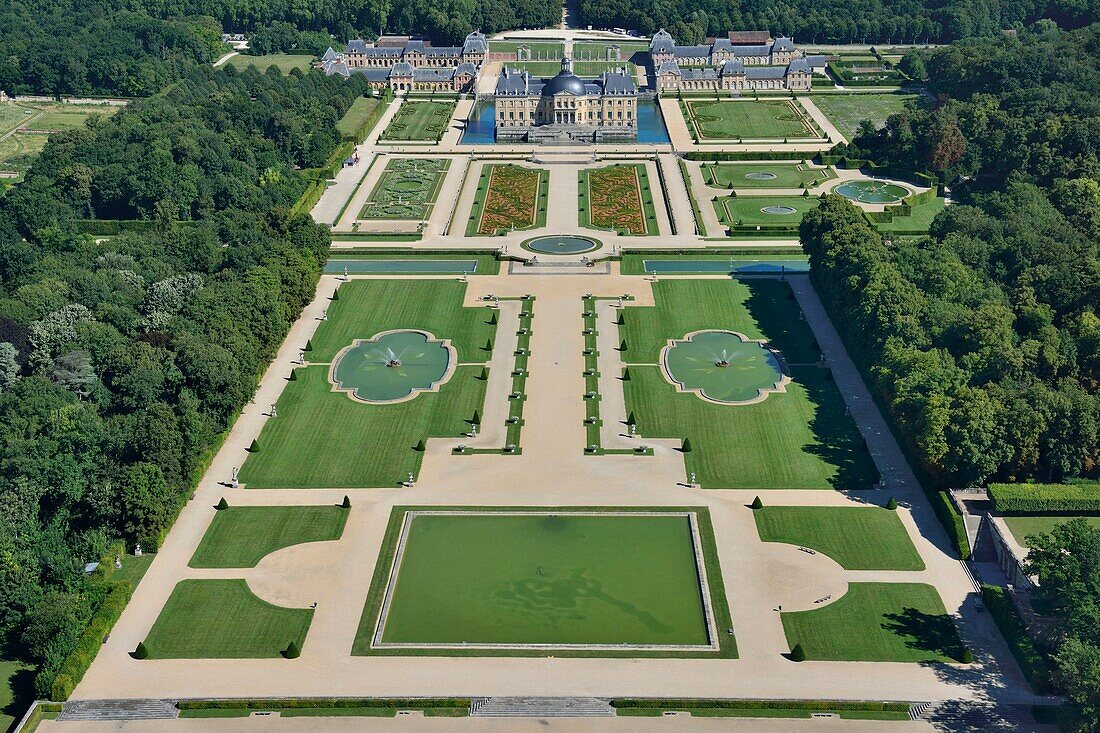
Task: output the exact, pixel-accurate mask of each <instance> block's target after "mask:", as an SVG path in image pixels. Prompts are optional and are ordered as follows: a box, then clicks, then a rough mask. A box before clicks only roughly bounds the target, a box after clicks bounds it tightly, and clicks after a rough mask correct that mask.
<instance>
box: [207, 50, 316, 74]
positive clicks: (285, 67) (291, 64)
mask: <svg viewBox="0 0 1100 733" xmlns="http://www.w3.org/2000/svg"><path fill="white" fill-rule="evenodd" d="M314 58H315V57H314V56H312V55H308V54H289V53H272V54H268V55H266V56H249V55H247V54H237V55H236V56H233V57H232V58H230V59H229V60H228V61H226V62H225V65H226V66H235V67H237V68H238V69H242V70H243V69H246V68H248V67H249V66H255V67H256V68H257V69H259V70H260V71H267V69H268V68H270V67H272V66H276V67H278V68H279V71H281V72H283V73H284V74H289V73H290V72H291V71H293V70H294V69H301V70H302V71H309V69H310V64H311V63H313V60H314Z"/></svg>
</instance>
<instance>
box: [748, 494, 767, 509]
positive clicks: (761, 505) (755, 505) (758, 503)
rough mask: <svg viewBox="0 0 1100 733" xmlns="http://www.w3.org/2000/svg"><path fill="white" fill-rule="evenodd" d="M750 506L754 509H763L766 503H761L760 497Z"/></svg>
mask: <svg viewBox="0 0 1100 733" xmlns="http://www.w3.org/2000/svg"><path fill="white" fill-rule="evenodd" d="M749 506H751V507H752V508H753V509H763V508H764V502H762V501H760V497H759V496H758V497H756V498H755V499H753V500H752V504H750V505H749Z"/></svg>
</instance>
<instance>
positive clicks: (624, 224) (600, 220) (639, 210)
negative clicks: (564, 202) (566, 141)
mask: <svg viewBox="0 0 1100 733" xmlns="http://www.w3.org/2000/svg"><path fill="white" fill-rule="evenodd" d="M578 175H579V179H580V180H579V181H578V184H579V185H578V188H579V190H580V207H579V211H580V225H581V226H583V227H590V228H593V229H607V230H612V231H615V232H616V233H618V234H621V235H633V236H640V235H647V234H657V233H658V227H657V211H656V209H655V208H654V204H653V191H652V190H651V189H650V185H649V175H648V173H647V172H646V167H645V164H644V163H630V164H619V165H612V166H607V167H605V168H593V169H584V170H582V171H581V172H580V173H579V174H578Z"/></svg>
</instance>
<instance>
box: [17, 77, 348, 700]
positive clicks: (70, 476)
mask: <svg viewBox="0 0 1100 733" xmlns="http://www.w3.org/2000/svg"><path fill="white" fill-rule="evenodd" d="M362 92H363V89H362V88H360V87H359V84H358V82H356V81H355V80H352V83H351V84H349V83H348V80H344V79H337V78H332V79H329V78H326V77H324V76H322V75H320V74H308V75H301V74H292V75H291V76H289V77H283V76H281V75H279V74H277V73H270V74H261V73H259V72H257V71H255V70H248V71H246V72H241V73H239V74H238V73H236V72H234V71H233V70H232V69H227V70H225V71H215V70H213V69H211V68H210V67H209V66H202V67H200V66H193V67H192V68H191V69H190V70H188V71H187V72H186V73H184V74H182V75H181V77H180V78H179V80H178V81H177V82H176V83H175V84H173V85H172V86H171V88H170V89H168V90H166V91H164V92H163V93H161V94H160V95H158V96H156V97H153V98H150V99H148V100H144V101H141V102H138V103H135V104H134V105H132V106H131V107H130V108H129V109H127V110H125V111H123V112H121V113H120V114H118V115H116V116H115V117H113V118H110V119H106V120H101V121H100V122H99V123H98V124H95V125H93V126H91V127H89V128H88V129H82V130H75V131H72V132H66V133H62V134H60V135H58V136H56V137H55V138H54V139H53V140H51V142H50V144H49V145H48V146H47V147H46V150H45V151H44V153H43V155H42V156H41V158H40V159H39V160H38V161H37V163H36V164H35V166H34V167H33V168H32V169H31V171H30V172H29V173H28V174H27V178H26V181H25V183H23V184H22V185H20V186H17V187H15V188H14V189H13V190H11V191H10V192H9V193H8V194H7V195H6V196H5V197H3V198H2V199H0V426H3V428H2V429H0V557H2V558H3V562H0V639H2V640H3V643H4V647H5V649H6V652H5V656H8V655H11V654H15V655H17V656H20V657H23V658H26V659H28V660H29V661H32V662H34V663H36V664H38V665H40V667H41V671H40V673H39V675H38V681H37V684H36V686H37V690H36V692H37V693H38V694H40V695H49V694H50V691H51V685H52V683H53V678H54V675H55V673H56V671H57V670H58V668H59V666H60V665H61V663H62V660H64V659H65V657H66V656H67V655H68V654H69V652H70V651H71V650H72V649H73V647H74V644H76V640H77V637H78V636H79V634H80V633H81V631H82V629H83V628H84V626H85V625H86V624H87V622H88V620H89V617H90V615H91V614H92V613H93V611H94V610H95V607H96V605H97V603H98V602H99V601H100V600H101V599H102V597H103V592H104V589H103V588H102V587H101V586H99V585H97V584H96V582H95V576H92V577H90V578H86V577H85V576H84V575H83V573H82V569H83V566H84V564H85V563H87V562H92V561H96V560H98V559H99V558H100V557H101V556H102V555H103V554H104V552H105V551H106V549H107V547H108V543H109V542H111V541H112V540H114V539H115V538H119V537H121V538H124V539H125V540H126V541H127V544H128V545H129V546H130V547H132V546H133V544H134V543H138V542H140V543H141V544H142V545H143V546H144V547H145V548H146V549H155V548H156V546H157V544H158V541H159V538H160V536H161V534H162V533H163V532H164V531H165V530H166V529H167V528H168V526H169V525H170V523H171V522H172V520H173V519H174V517H175V514H176V512H177V511H178V509H179V507H180V506H181V505H182V503H183V502H184V501H185V500H186V498H187V496H188V495H189V493H190V490H191V487H192V486H193V482H194V480H195V475H196V472H197V471H198V470H200V469H201V467H202V465H203V461H204V456H206V455H207V454H208V453H209V451H211V450H212V449H213V448H214V447H215V446H216V444H217V442H218V440H219V438H220V435H221V434H222V433H223V432H224V431H225V430H226V428H227V427H228V426H229V425H230V424H231V422H232V420H233V419H234V417H235V415H236V414H237V413H238V412H239V410H240V409H241V407H242V406H243V405H244V404H245V402H247V400H248V399H249V397H250V395H251V394H252V392H253V391H254V389H255V386H256V382H257V380H258V378H259V375H260V374H261V373H262V371H263V369H264V368H265V366H266V363H267V362H268V361H269V360H270V358H271V357H272V355H273V354H274V351H275V349H276V348H277V346H278V344H279V343H280V342H281V341H282V339H283V338H284V336H285V334H286V331H287V329H288V328H289V324H290V323H292V322H293V321H294V319H295V318H297V315H298V313H299V311H300V310H301V309H302V307H303V306H304V305H305V304H306V303H307V302H308V301H309V300H310V299H311V298H312V296H313V292H314V286H315V283H316V281H317V278H318V276H319V273H320V270H321V267H322V264H323V262H324V260H325V258H326V257H327V252H328V244H329V234H328V230H327V228H326V227H322V226H319V225H316V224H314V223H313V221H312V219H310V218H309V217H308V215H304V214H302V215H298V216H294V217H292V216H290V215H289V214H288V210H289V209H290V207H291V206H292V204H293V203H294V202H295V201H296V200H297V198H298V197H299V195H300V194H301V193H302V191H303V190H304V189H305V183H304V182H303V180H302V177H301V175H300V174H299V173H298V172H297V171H296V168H297V167H299V166H302V167H305V166H311V165H317V164H318V163H320V162H323V161H324V160H325V159H326V158H327V157H328V156H329V155H330V154H331V153H332V152H333V151H334V150H335V148H336V145H337V143H338V139H337V136H336V133H335V131H334V125H335V122H336V120H337V119H339V118H340V116H341V115H342V114H343V112H344V111H346V109H347V108H348V107H349V106H350V104H351V102H352V101H353V100H354V99H355V97H356V96H357V95H358V94H361V93H362ZM88 218H106V219H115V218H127V219H146V220H149V221H150V226H149V228H148V230H147V231H142V232H123V233H122V234H120V235H118V236H116V237H113V238H111V239H109V240H106V241H102V242H100V243H98V244H97V243H96V242H94V241H93V239H92V238H91V237H90V236H88V235H85V234H81V233H79V231H78V228H77V227H76V226H75V222H76V221H77V220H79V219H88Z"/></svg>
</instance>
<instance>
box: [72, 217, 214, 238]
mask: <svg viewBox="0 0 1100 733" xmlns="http://www.w3.org/2000/svg"><path fill="white" fill-rule="evenodd" d="M196 224H198V222H197V221H177V222H173V224H172V226H195V225H196ZM73 225H74V226H75V227H76V228H77V229H78V230H80V231H81V232H83V233H84V234H91V235H93V236H97V237H112V236H115V235H117V234H121V233H122V232H149V231H152V230H154V229H156V228H157V226H159V223H158V222H155V221H152V220H151V219H74V220H73Z"/></svg>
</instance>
